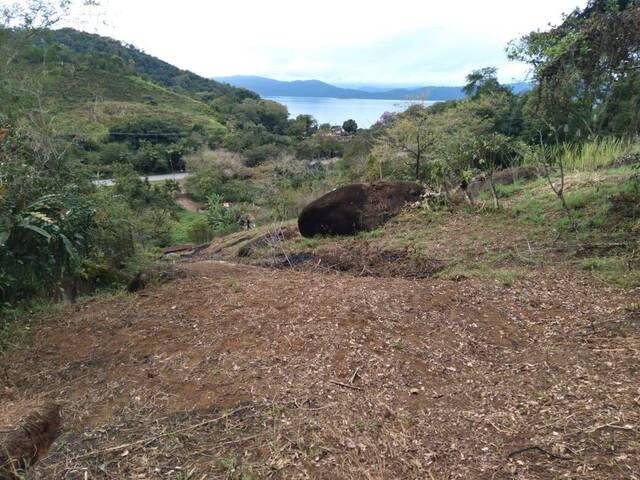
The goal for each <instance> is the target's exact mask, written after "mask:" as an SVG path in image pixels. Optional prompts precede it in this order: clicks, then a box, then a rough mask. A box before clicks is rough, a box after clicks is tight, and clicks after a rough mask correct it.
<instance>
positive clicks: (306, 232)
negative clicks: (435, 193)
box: [298, 182, 424, 237]
mask: <svg viewBox="0 0 640 480" xmlns="http://www.w3.org/2000/svg"><path fill="white" fill-rule="evenodd" d="M423 191H424V188H423V187H422V186H421V185H419V184H417V183H413V182H376V183H357V184H353V185H347V186H345V187H341V188H338V189H336V190H334V191H332V192H329V193H327V194H326V195H324V196H322V197H320V198H318V199H317V200H315V201H313V202H311V203H310V204H309V205H307V206H306V207H305V208H304V210H303V211H302V213H301V214H300V216H299V217H298V228H299V230H300V233H301V234H302V235H303V236H305V237H313V236H315V235H353V234H354V233H356V232H359V231H362V230H373V229H375V228H377V227H379V226H381V225H382V224H384V223H385V222H386V221H388V220H389V219H390V218H392V217H393V216H395V215H397V214H398V213H400V211H401V210H402V208H403V207H404V206H405V205H406V204H407V203H409V202H416V201H418V200H419V199H420V196H421V195H422V193H423Z"/></svg>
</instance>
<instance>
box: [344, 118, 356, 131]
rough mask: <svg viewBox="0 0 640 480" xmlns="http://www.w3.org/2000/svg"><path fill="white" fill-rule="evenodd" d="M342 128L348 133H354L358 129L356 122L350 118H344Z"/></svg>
mask: <svg viewBox="0 0 640 480" xmlns="http://www.w3.org/2000/svg"><path fill="white" fill-rule="evenodd" d="M342 129H343V130H344V131H345V132H347V133H349V134H354V133H356V132H357V131H358V124H357V123H356V121H355V120H353V119H351V118H350V119H349V120H345V122H344V123H343V124H342Z"/></svg>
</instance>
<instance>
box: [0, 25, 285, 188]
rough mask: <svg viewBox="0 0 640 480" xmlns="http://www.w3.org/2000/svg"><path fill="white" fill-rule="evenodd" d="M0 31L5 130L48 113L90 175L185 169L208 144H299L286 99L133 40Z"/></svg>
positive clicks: (254, 148) (263, 154) (252, 149)
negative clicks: (210, 74)
mask: <svg viewBox="0 0 640 480" xmlns="http://www.w3.org/2000/svg"><path fill="white" fill-rule="evenodd" d="M0 36H1V37H2V38H3V43H2V45H1V47H2V48H1V50H2V51H1V52H0V54H2V56H6V57H7V58H8V59H9V61H8V62H7V63H6V65H7V68H6V69H5V70H4V71H3V72H2V74H3V80H4V83H3V85H2V88H0V104H2V109H1V110H0V113H1V115H0V128H2V127H11V126H12V125H13V127H14V128H15V127H18V128H26V129H27V130H28V129H29V128H31V127H32V126H33V122H34V121H35V119H36V118H40V119H44V118H46V119H47V122H48V129H49V132H48V133H47V135H49V136H53V137H62V138H65V139H74V140H75V142H74V143H75V146H76V147H77V148H78V149H79V151H78V152H76V153H77V155H76V156H77V157H79V158H81V159H82V162H83V163H84V164H86V165H87V166H88V167H89V171H91V172H93V173H101V174H103V175H112V174H113V171H114V169H115V168H116V167H117V165H118V164H125V165H131V166H132V167H133V168H134V169H135V170H137V171H138V172H140V173H168V172H172V171H176V170H182V169H184V168H185V162H184V160H183V157H184V156H185V155H187V154H190V153H194V152H196V151H198V150H199V149H201V148H202V147H210V148H218V147H224V148H226V149H229V150H232V151H235V152H238V153H241V154H246V156H247V157H251V158H252V159H253V162H254V163H257V162H260V161H263V160H265V159H266V158H267V157H269V156H274V155H277V154H278V153H279V152H281V151H282V150H283V149H286V148H289V147H290V146H291V145H292V144H293V143H294V140H295V139H294V138H293V136H292V134H291V132H290V130H291V129H290V126H289V121H288V112H287V110H286V108H285V107H283V106H282V105H279V104H277V103H275V102H270V101H267V100H262V99H260V98H259V97H258V95H256V94H255V93H253V92H250V91H248V90H245V89H240V88H235V87H232V86H229V85H224V84H221V83H219V82H216V81H213V80H209V79H206V78H203V77H200V76H198V75H196V74H194V73H192V72H188V71H185V70H181V69H179V68H176V67H174V66H172V65H170V64H168V63H166V62H164V61H162V60H160V59H158V58H155V57H153V56H150V55H147V54H145V53H143V52H142V51H140V50H137V49H136V48H134V47H133V46H131V45H125V44H123V43H121V42H119V41H116V40H113V39H110V38H106V37H101V36H98V35H92V34H88V33H84V32H80V31H77V30H73V29H62V30H48V31H43V32H39V34H38V35H37V36H33V37H31V36H29V34H28V33H26V32H23V31H19V30H2V31H0ZM25 112H30V114H28V115H25V114H24V113H25ZM293 126H294V127H295V125H293ZM296 132H297V130H296ZM296 135H297V134H296ZM168 140H170V141H168ZM159 145H160V146H161V147H162V148H159Z"/></svg>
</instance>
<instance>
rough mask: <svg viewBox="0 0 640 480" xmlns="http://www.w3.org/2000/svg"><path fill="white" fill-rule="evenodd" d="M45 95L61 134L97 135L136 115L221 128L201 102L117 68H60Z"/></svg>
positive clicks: (48, 85)
mask: <svg viewBox="0 0 640 480" xmlns="http://www.w3.org/2000/svg"><path fill="white" fill-rule="evenodd" d="M44 97H45V98H46V99H47V106H48V108H50V109H51V110H52V111H54V112H57V115H58V125H59V128H60V129H62V130H65V133H67V132H72V133H81V134H85V135H89V136H99V135H103V134H105V133H106V132H107V131H108V129H109V127H110V126H112V125H114V124H116V123H118V122H121V121H124V120H129V119H133V118H136V117H153V118H161V119H171V120H173V121H177V122H179V123H181V124H183V125H184V126H185V127H188V126H192V125H194V124H196V123H198V124H202V125H204V126H205V127H206V128H209V129H214V128H223V127H222V125H220V124H219V123H218V122H217V121H216V120H215V118H214V117H213V116H212V114H211V112H210V110H209V107H208V106H207V105H206V104H205V103H204V102H201V101H199V100H197V99H195V98H192V97H190V96H188V95H187V94H184V93H179V92H175V91H172V90H170V89H168V88H166V87H162V86H160V85H158V84H155V83H153V82H151V81H149V80H145V79H143V78H141V77H138V76H135V75H122V73H121V72H109V71H103V70H93V71H92V70H89V69H78V70H75V71H73V72H72V71H70V70H69V69H62V68H58V69H55V70H53V71H51V72H50V74H49V76H48V78H47V83H46V86H45V88H44Z"/></svg>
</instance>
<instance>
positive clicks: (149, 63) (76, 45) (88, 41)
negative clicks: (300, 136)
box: [44, 28, 247, 96]
mask: <svg viewBox="0 0 640 480" xmlns="http://www.w3.org/2000/svg"><path fill="white" fill-rule="evenodd" d="M44 38H45V39H46V41H48V42H50V43H51V44H53V45H56V46H57V47H58V48H62V49H64V48H67V49H69V50H70V51H72V52H74V53H77V54H99V55H102V56H107V57H109V56H111V57H117V58H119V59H120V60H121V61H122V62H123V63H124V65H125V66H127V67H129V68H130V69H132V70H134V71H135V72H136V73H138V74H141V75H143V76H146V77H147V78H149V79H150V80H153V81H154V82H157V83H159V84H160V85H163V86H165V87H170V88H176V89H180V90H183V91H187V92H194V93H196V92H197V93H210V94H213V95H230V94H237V93H238V88H235V87H233V86H231V85H229V84H225V83H220V82H217V81H215V80H211V79H208V78H204V77H201V76H200V75H197V74H195V73H193V72H190V71H188V70H181V69H179V68H178V67H175V66H173V65H171V64H169V63H167V62H165V61H163V60H160V59H159V58H156V57H154V56H151V55H148V54H146V53H144V52H142V51H141V50H138V49H137V48H135V47H134V46H132V45H128V44H125V43H122V42H120V41H118V40H114V39H112V38H109V37H103V36H100V35H95V34H91V33H86V32H81V31H78V30H74V29H71V28H63V29H60V30H52V31H51V32H49V35H47V36H46V37H44ZM243 96H247V94H246V93H245V94H244V95H243Z"/></svg>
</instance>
